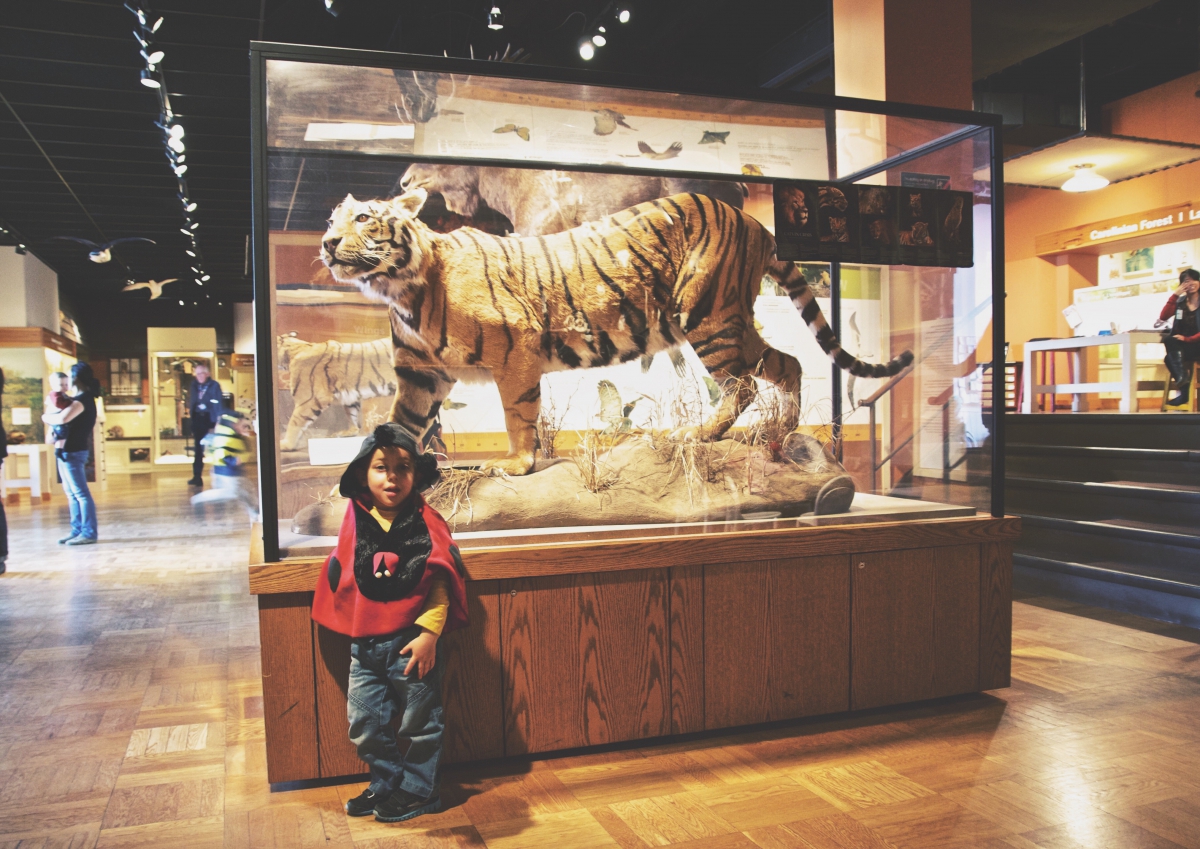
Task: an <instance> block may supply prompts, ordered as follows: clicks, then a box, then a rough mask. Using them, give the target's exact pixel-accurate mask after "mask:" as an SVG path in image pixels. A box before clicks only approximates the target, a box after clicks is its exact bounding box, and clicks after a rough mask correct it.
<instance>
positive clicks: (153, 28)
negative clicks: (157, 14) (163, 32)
mask: <svg viewBox="0 0 1200 849" xmlns="http://www.w3.org/2000/svg"><path fill="white" fill-rule="evenodd" d="M162 22H163V19H162V18H159V19H158V20H157V21H155V22H154V24H153V25H152V26H151V27H150V32H158V28H159V27H161V26H162Z"/></svg>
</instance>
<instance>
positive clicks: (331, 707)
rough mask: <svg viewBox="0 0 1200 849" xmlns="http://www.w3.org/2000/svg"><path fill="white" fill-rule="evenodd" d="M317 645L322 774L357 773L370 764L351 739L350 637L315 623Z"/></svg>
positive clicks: (318, 719) (313, 625)
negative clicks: (348, 713)
mask: <svg viewBox="0 0 1200 849" xmlns="http://www.w3.org/2000/svg"><path fill="white" fill-rule="evenodd" d="M312 630H313V646H315V647H316V657H315V660H316V664H315V666H316V682H317V750H318V751H319V752H320V759H321V777H322V778H333V777H335V776H339V775H358V774H359V773H364V772H366V771H367V765H366V764H365V763H363V762H362V761H360V760H359V759H358V752H357V751H356V750H355V748H354V744H353V743H351V742H350V736H349V731H350V720H349V718H348V717H347V716H346V688H347V686H348V685H349V682H350V638H349V637H347V636H346V635H345V634H339V633H337V632H336V631H330V630H329V629H328V628H325V627H323V626H321V625H318V624H317V623H316V622H313V623H312Z"/></svg>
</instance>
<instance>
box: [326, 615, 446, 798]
mask: <svg viewBox="0 0 1200 849" xmlns="http://www.w3.org/2000/svg"><path fill="white" fill-rule="evenodd" d="M420 632H421V628H420V626H419V625H414V626H412V627H410V628H405V629H404V630H402V631H398V632H396V633H395V634H386V635H384V636H382V637H358V638H356V639H354V640H351V641H350V686H349V689H348V690H347V692H346V713H347V716H348V718H349V720H350V741H351V742H352V743H354V745H355V747H357V749H358V756H359V757H360V758H361V759H362V760H363V762H364V763H366V765H367V766H368V767H370V770H371V787H370V789H371V792H372V793H376V794H380V795H383V796H388V795H390V794H391V793H392V792H394V791H395V790H396V788H397V787H400V788H403V789H404V790H407V791H408V792H410V793H413V794H415V795H417V796H420V797H421V798H422V799H428V798H429V797H431V796H435V795H437V792H438V782H439V779H440V767H441V762H442V732H443V730H444V729H445V722H444V720H443V718H442V678H443V672H444V670H445V661H444V659H443V656H442V641H441V640H440V639H439V640H438V642H437V660H436V661H435V663H434V665H433V669H432V670H430V671H429V672H428V673H427V674H426V675H425V677H424V678H418V677H417V670H416V669H415V668H414V669H413V671H412V674H411V675H405V674H404V667H405V666H407V665H408V660H409V658H408V655H402V654H400V649H402V648H404V647H405V646H406V645H408V644H409V643H410V642H411V641H412V639H413V638H414V637H416V636H417V634H419V633H420ZM397 716H399V717H400V718H401V719H400V728H399V737H400V738H401V739H405V740H408V741H409V747H408V751H407V752H406V753H405V754H403V755H402V754H400V748H399V746H398V745H397V743H396V740H397V731H396V730H395V729H393V728H392V720H393V719H395V718H396V717H397Z"/></svg>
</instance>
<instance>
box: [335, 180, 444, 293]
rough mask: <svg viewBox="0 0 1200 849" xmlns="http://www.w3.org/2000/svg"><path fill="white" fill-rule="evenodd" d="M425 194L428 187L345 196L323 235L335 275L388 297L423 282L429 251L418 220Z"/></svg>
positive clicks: (425, 236) (367, 290)
mask: <svg viewBox="0 0 1200 849" xmlns="http://www.w3.org/2000/svg"><path fill="white" fill-rule="evenodd" d="M426 197H427V195H426V192H425V190H424V189H413V190H412V191H410V192H405V193H404V194H403V195H401V196H400V197H397V198H392V199H391V200H369V201H360V200H356V199H355V198H354V196H353V195H346V199H345V200H343V201H342V202H341V203H339V204H338V205H337V206H336V207H335V208H334V210H333V214H332V216H331V217H330V219H329V229H328V230H327V231H325V236H324V237H323V238H322V239H321V261H322V262H324V263H325V265H326V267H328V268H329V271H330V273H331V274H333V277H334V279H335V280H339V281H341V282H343V283H355V284H357V285H358V287H359V289H361V290H362V292H363V294H365V295H367V296H369V297H372V298H375V299H377V300H380V301H384V302H389V301H395V300H397V299H399V298H400V297H401V295H403V294H404V293H405V291H406V290H408V289H409V288H411V287H412V286H413V285H414V284H416V283H419V281H420V280H421V278H422V276H423V273H424V266H425V263H426V261H427V259H428V255H429V251H428V245H427V233H426V230H425V227H424V225H422V224H421V223H420V222H419V221H417V220H416V219H417V213H419V212H420V211H421V207H422V206H424V205H425V199H426Z"/></svg>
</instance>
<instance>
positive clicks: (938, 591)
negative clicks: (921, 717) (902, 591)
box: [930, 544, 979, 698]
mask: <svg viewBox="0 0 1200 849" xmlns="http://www.w3.org/2000/svg"><path fill="white" fill-rule="evenodd" d="M931 554H932V556H933V691H932V692H931V693H930V697H931V698H932V697H937V696H953V695H957V694H959V693H973V692H975V691H976V690H978V689H979V545H978V544H976V545H951V546H946V547H945V548H935V549H933V551H932V552H931Z"/></svg>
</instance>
